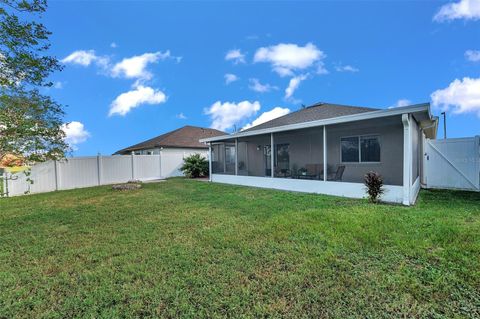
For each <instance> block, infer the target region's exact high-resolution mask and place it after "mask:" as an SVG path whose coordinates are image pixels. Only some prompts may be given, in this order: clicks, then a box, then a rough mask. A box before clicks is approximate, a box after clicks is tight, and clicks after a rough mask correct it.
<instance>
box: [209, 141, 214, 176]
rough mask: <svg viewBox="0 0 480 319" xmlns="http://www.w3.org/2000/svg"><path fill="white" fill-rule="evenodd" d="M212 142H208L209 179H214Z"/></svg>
mask: <svg viewBox="0 0 480 319" xmlns="http://www.w3.org/2000/svg"><path fill="white" fill-rule="evenodd" d="M212 174H213V172H212V144H211V143H208V180H209V181H210V182H211V181H212Z"/></svg>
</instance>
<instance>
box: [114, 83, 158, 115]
mask: <svg viewBox="0 0 480 319" xmlns="http://www.w3.org/2000/svg"><path fill="white" fill-rule="evenodd" d="M166 100H167V96H166V95H165V93H163V92H162V91H160V90H157V89H154V88H151V87H149V86H143V85H134V87H133V89H132V90H130V91H128V92H125V93H122V94H120V95H119V96H117V98H116V99H115V100H114V101H113V102H112V103H111V104H110V112H109V113H108V116H112V115H115V114H118V115H122V116H123V115H125V114H127V113H128V112H130V110H131V109H133V108H136V107H138V106H140V105H142V104H160V103H164V102H165V101H166Z"/></svg>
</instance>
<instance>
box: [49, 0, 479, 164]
mask: <svg viewBox="0 0 480 319" xmlns="http://www.w3.org/2000/svg"><path fill="white" fill-rule="evenodd" d="M43 22H44V23H45V24H46V26H47V27H48V28H49V29H50V30H51V31H52V32H53V35H52V37H51V42H52V48H51V53H52V54H53V55H55V56H57V57H58V58H59V59H61V60H63V62H64V65H65V69H64V70H63V71H62V72H58V73H56V74H54V75H53V76H52V80H53V81H54V82H55V87H54V88H50V89H48V94H51V95H52V96H54V97H55V98H56V99H57V100H58V101H59V102H60V103H62V104H65V105H67V108H66V111H67V115H66V121H68V122H72V124H70V125H69V126H68V127H67V134H68V138H69V139H68V140H69V142H70V143H71V144H72V146H73V147H74V148H75V151H74V155H93V154H96V153H97V152H101V153H102V154H110V153H113V152H114V151H116V150H118V149H120V148H123V147H126V146H129V145H131V144H134V143H137V142H140V141H142V140H145V139H147V138H151V137H154V136H156V135H159V134H161V133H164V132H167V131H169V130H172V129H175V128H178V127H181V126H183V125H187V124H189V125H198V126H204V127H216V128H219V129H222V130H225V131H228V132H231V131H232V130H233V129H234V128H235V127H236V128H237V129H239V128H242V127H244V126H246V125H252V123H253V124H256V123H258V122H259V120H258V118H259V117H260V121H261V120H267V119H270V118H272V117H274V116H278V115H282V114H285V113H287V112H288V111H295V110H297V109H299V108H300V107H301V105H302V104H305V105H309V104H313V103H315V102H319V101H327V102H333V103H339V104H349V105H360V106H370V107H378V108H388V107H394V106H397V105H405V104H410V103H412V104H413V103H421V102H433V104H434V107H433V111H434V113H435V114H436V115H438V114H439V113H440V112H441V110H443V109H446V110H447V114H448V118H447V124H448V126H447V129H448V135H449V137H462V136H472V135H477V134H480V1H479V0H461V1H458V0H457V1H454V2H452V1H450V2H449V1H405V2H403V1H384V2H381V1H357V2H344V1H342V2H333V1H328V2H313V1H310V2H272V1H265V2H252V1H248V2H229V3H223V2H216V1H215V2H159V1H146V2H139V1H129V2H124V1H100V2H94V1H78V2H73V1H51V2H50V3H49V8H48V10H47V13H46V14H45V15H44V16H43ZM227 80H228V81H227ZM227 82H229V83H227ZM255 120H257V121H255ZM254 121H255V122H254ZM439 136H441V133H440V134H439Z"/></svg>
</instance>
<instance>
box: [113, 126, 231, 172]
mask: <svg viewBox="0 0 480 319" xmlns="http://www.w3.org/2000/svg"><path fill="white" fill-rule="evenodd" d="M225 134H226V133H225V132H222V131H219V130H215V129H211V128H203V127H197V126H190V125H187V126H184V127H181V128H179V129H176V130H173V131H171V132H167V133H165V134H162V135H159V136H157V137H154V138H151V139H149V140H146V141H143V142H140V143H138V144H135V145H132V146H129V147H126V148H124V149H121V150H119V151H117V152H115V153H114V155H160V158H161V163H162V164H161V166H162V173H161V175H162V176H169V177H171V176H179V175H182V172H181V171H180V170H179V169H180V167H181V165H182V163H183V158H184V157H187V156H189V155H191V154H195V153H198V154H201V155H203V156H205V157H207V156H208V146H207V145H205V144H204V143H200V142H199V141H198V139H199V138H211V137H215V136H223V135H225Z"/></svg>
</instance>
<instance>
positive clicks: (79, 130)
mask: <svg viewBox="0 0 480 319" xmlns="http://www.w3.org/2000/svg"><path fill="white" fill-rule="evenodd" d="M62 130H63V131H64V132H65V142H66V143H67V144H68V145H70V147H71V148H72V149H73V150H76V149H77V144H80V143H83V142H85V141H86V140H87V139H88V138H89V137H90V133H89V132H88V131H87V130H85V126H84V125H83V123H81V122H78V121H72V122H70V123H65V124H63V125H62Z"/></svg>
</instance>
